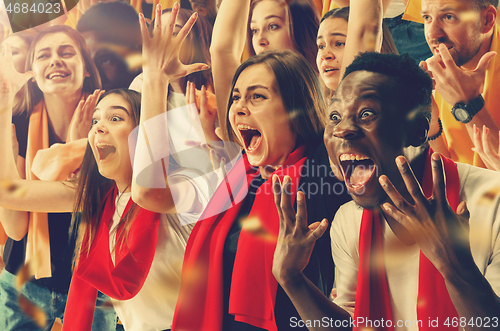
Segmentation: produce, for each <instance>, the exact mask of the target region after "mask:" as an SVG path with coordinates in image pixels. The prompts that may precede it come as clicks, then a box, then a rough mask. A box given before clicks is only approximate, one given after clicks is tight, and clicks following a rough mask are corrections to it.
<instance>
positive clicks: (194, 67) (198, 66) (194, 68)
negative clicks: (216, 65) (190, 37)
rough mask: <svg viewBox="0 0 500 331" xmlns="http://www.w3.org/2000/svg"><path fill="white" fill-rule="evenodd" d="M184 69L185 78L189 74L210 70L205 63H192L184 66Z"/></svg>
mask: <svg viewBox="0 0 500 331" xmlns="http://www.w3.org/2000/svg"><path fill="white" fill-rule="evenodd" d="M184 69H185V70H186V72H187V73H186V74H185V75H184V76H187V75H189V74H192V73H193V72H198V71H202V70H207V69H210V66H209V65H208V64H205V63H193V64H186V65H184Z"/></svg>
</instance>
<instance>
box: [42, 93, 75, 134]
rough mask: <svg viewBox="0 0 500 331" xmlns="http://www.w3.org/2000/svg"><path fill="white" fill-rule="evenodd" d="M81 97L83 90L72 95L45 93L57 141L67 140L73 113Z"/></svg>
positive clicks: (44, 97) (50, 121)
mask: <svg viewBox="0 0 500 331" xmlns="http://www.w3.org/2000/svg"><path fill="white" fill-rule="evenodd" d="M81 97H82V91H81V90H80V91H78V92H76V93H72V94H71V95H64V96H61V95H59V94H57V95H56V94H44V96H43V99H44V102H45V107H46V109H47V114H48V117H49V123H50V126H51V128H52V130H53V131H54V135H55V138H56V139H57V141H61V142H65V141H66V136H67V134H68V129H69V125H70V123H71V119H72V118H73V113H74V112H75V109H76V107H77V106H78V102H80V99H81Z"/></svg>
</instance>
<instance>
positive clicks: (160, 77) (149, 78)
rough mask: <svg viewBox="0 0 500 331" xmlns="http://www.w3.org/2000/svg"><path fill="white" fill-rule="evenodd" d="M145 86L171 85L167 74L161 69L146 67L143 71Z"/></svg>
mask: <svg viewBox="0 0 500 331" xmlns="http://www.w3.org/2000/svg"><path fill="white" fill-rule="evenodd" d="M142 77H143V84H145V83H150V84H151V85H152V86H158V85H167V86H168V84H170V79H169V77H168V76H167V75H165V73H164V72H163V71H161V70H159V69H153V68H148V67H145V68H144V70H143V74H142Z"/></svg>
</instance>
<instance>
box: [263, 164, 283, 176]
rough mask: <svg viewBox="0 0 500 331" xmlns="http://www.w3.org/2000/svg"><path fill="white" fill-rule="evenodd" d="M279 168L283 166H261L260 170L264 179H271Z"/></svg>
mask: <svg viewBox="0 0 500 331" xmlns="http://www.w3.org/2000/svg"><path fill="white" fill-rule="evenodd" d="M279 167H281V165H278V166H274V165H273V166H271V165H267V166H260V167H259V170H260V175H261V176H262V178H264V179H268V178H269V177H271V175H272V173H273V172H274V171H275V170H276V169H278V168H279Z"/></svg>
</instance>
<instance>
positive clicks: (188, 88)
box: [186, 81, 193, 105]
mask: <svg viewBox="0 0 500 331" xmlns="http://www.w3.org/2000/svg"><path fill="white" fill-rule="evenodd" d="M192 103H193V101H192V100H191V82H190V81H188V82H187V84H186V104H187V105H190V104H192Z"/></svg>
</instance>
